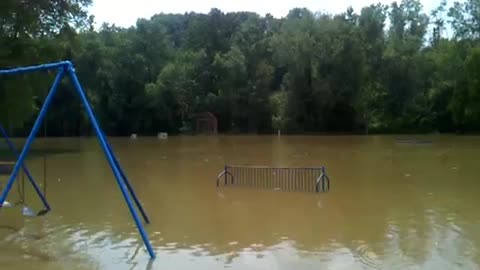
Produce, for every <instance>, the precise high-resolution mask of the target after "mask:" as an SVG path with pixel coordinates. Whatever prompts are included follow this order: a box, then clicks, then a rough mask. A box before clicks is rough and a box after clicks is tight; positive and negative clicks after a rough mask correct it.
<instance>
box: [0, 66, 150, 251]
mask: <svg viewBox="0 0 480 270" xmlns="http://www.w3.org/2000/svg"><path fill="white" fill-rule="evenodd" d="M48 70H57V75H56V77H55V80H54V82H53V85H52V86H51V88H50V91H49V93H48V95H47V97H46V98H45V101H44V103H43V106H42V108H41V109H40V113H39V114H38V117H37V119H36V120H35V123H34V125H33V128H32V130H31V131H30V134H29V135H28V138H27V140H26V142H25V145H24V146H23V149H22V151H21V152H20V155H17V154H16V152H17V151H16V149H15V147H14V146H13V144H12V143H11V141H10V140H9V139H8V136H7V134H6V132H5V130H4V129H3V128H1V129H0V132H1V133H2V135H3V136H4V137H5V139H6V142H7V145H8V147H9V148H10V150H11V151H12V152H13V153H14V154H15V155H16V156H17V158H18V159H17V161H16V162H15V165H14V167H13V170H12V172H11V174H10V177H9V179H8V182H7V184H6V186H5V188H4V189H3V191H2V192H1V193H0V208H1V207H2V205H3V203H4V202H5V200H6V198H7V196H8V193H9V192H10V190H11V189H12V186H13V184H14V182H15V180H16V178H17V175H18V173H19V171H20V169H23V170H24V172H25V174H26V175H27V178H28V180H29V182H30V183H31V184H32V186H33V187H34V189H35V192H36V193H37V194H38V196H39V197H40V199H41V201H42V203H43V204H44V207H45V210H46V211H49V210H50V205H49V204H48V202H47V199H46V198H45V196H44V194H43V193H42V191H41V190H40V188H39V186H38V184H37V183H36V182H35V180H34V179H33V177H32V176H31V174H30V172H29V171H28V169H27V167H26V166H25V165H24V161H25V158H26V156H27V154H28V151H29V150H30V147H31V145H32V143H33V140H34V139H35V136H36V135H37V132H38V130H39V129H40V126H41V123H42V121H43V119H44V118H45V114H46V113H47V111H48V108H49V107H50V104H51V102H52V100H53V97H54V95H55V93H56V92H57V89H58V85H59V84H60V82H61V81H62V79H63V78H64V76H65V75H68V76H69V77H70V79H71V81H72V83H73V86H74V88H75V90H76V92H77V93H78V95H79V96H80V99H81V102H82V104H83V105H84V107H85V110H86V112H87V115H88V119H89V120H90V122H91V123H92V125H93V129H94V131H95V134H96V136H97V138H98V140H99V142H100V146H101V148H102V150H103V152H104V154H105V156H106V158H107V160H108V163H109V165H110V167H111V169H112V171H113V174H114V176H115V180H116V182H117V184H118V186H119V187H120V190H121V192H122V195H123V197H124V199H125V201H126V203H127V206H128V209H129V211H130V213H131V215H132V217H133V219H134V221H135V224H136V226H137V228H138V231H139V233H140V235H141V237H142V240H143V242H144V243H145V247H146V249H147V251H148V253H149V255H150V257H151V258H152V259H154V258H155V252H154V250H153V248H152V246H151V243H150V240H149V238H148V235H147V232H146V231H145V228H144V227H143V224H142V221H141V220H140V217H139V215H138V213H137V211H136V209H135V206H134V203H135V205H136V206H137V208H138V211H140V214H141V215H142V217H143V220H144V221H145V223H147V224H148V223H150V220H149V218H148V216H147V214H146V212H145V211H144V209H143V207H142V204H141V203H140V201H139V200H138V198H137V196H136V195H135V191H134V190H133V187H132V185H131V184H130V182H129V181H128V178H127V177H126V175H125V173H124V172H123V170H122V168H121V166H120V164H119V162H118V160H117V158H116V157H115V154H114V153H113V151H112V148H111V147H110V145H109V143H108V141H107V138H106V136H105V134H104V133H103V131H102V129H101V128H100V126H99V124H98V122H97V119H96V118H95V115H94V113H93V110H92V108H91V106H90V103H89V102H88V99H87V97H86V95H85V91H84V90H83V88H82V86H81V85H80V82H79V80H78V77H77V75H76V73H75V68H74V66H73V64H72V63H71V62H70V61H62V62H57V63H48V64H42V65H36V66H28V67H19V68H12V69H3V70H0V76H1V75H15V74H24V73H30V72H36V71H48ZM132 198H133V201H132Z"/></svg>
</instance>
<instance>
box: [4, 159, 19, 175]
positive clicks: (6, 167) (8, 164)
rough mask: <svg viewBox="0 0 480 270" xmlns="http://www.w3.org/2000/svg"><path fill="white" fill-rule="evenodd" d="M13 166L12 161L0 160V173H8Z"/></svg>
mask: <svg viewBox="0 0 480 270" xmlns="http://www.w3.org/2000/svg"><path fill="white" fill-rule="evenodd" d="M14 166H15V162H13V161H0V175H10V174H11V173H12V171H13V167H14Z"/></svg>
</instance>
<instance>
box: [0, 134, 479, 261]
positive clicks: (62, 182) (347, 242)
mask: <svg viewBox="0 0 480 270" xmlns="http://www.w3.org/2000/svg"><path fill="white" fill-rule="evenodd" d="M411 137H412V136H408V138H411ZM396 138H397V137H395V136H369V137H366V136H283V137H276V136H219V137H202V136H199V137H169V138H168V139H167V140H158V139H156V138H139V139H137V140H135V141H133V140H130V139H127V138H110V142H111V144H112V147H113V148H114V151H115V152H116V153H117V156H118V158H119V159H120V163H121V164H122V166H123V168H124V170H125V172H126V174H127V175H128V177H129V178H130V180H131V182H132V184H133V186H134V188H135V190H136V192H137V194H138V196H139V197H140V199H141V201H142V202H143V204H144V207H145V209H146V210H147V212H148V214H149V216H150V218H151V220H152V223H151V224H150V225H148V226H146V228H147V231H148V234H149V236H150V238H151V241H152V244H153V246H154V249H155V251H156V252H157V256H158V258H157V259H156V260H155V261H153V262H151V261H149V257H148V253H147V252H146V250H145V248H144V246H143V243H142V241H141V239H140V237H139V235H138V232H137V230H136V227H135V226H134V223H133V220H132V218H131V216H130V214H129V212H128V209H127V207H126V204H125V202H124V200H123V199H122V197H121V193H120V190H119V188H118V186H117V185H116V182H115V179H114V178H113V175H112V173H111V170H110V169H109V167H108V163H107V162H106V159H105V158H104V156H103V152H102V151H101V149H100V148H99V146H98V143H97V141H96V139H94V138H89V139H72V138H69V139H53V138H50V139H47V140H45V141H41V140H39V141H37V142H36V144H35V146H36V147H37V148H41V147H47V148H52V149H57V150H58V149H64V150H68V151H50V153H49V154H48V159H47V165H48V166H47V176H48V183H47V184H48V194H47V196H48V200H49V202H50V204H51V205H52V208H53V209H52V212H50V213H49V214H48V215H46V216H44V217H39V218H24V217H22V216H21V215H20V209H2V210H1V211H0V265H1V268H2V269H4V268H5V269H10V270H16V269H32V268H35V269H39V270H44V269H49V270H50V269H69V270H70V269H209V270H210V269H225V268H227V269H299V270H302V269H435V270H436V269H480V268H479V266H480V211H478V206H479V205H480V196H479V195H480V194H479V192H480V182H479V181H478V178H479V174H478V168H479V167H478V164H479V161H480V160H479V159H480V137H467V136H466V137H458V136H430V137H425V136H423V137H420V136H417V137H415V138H418V139H419V140H420V141H419V142H420V143H415V142H412V141H405V140H401V141H396V140H395V139H396ZM402 138H405V136H403V137H402ZM430 141H431V143H430ZM225 163H231V164H242V165H268V166H296V167H297V166H321V165H325V166H326V168H327V173H328V174H329V176H330V178H331V181H332V183H331V190H330V192H329V193H327V194H314V193H307V192H287V191H274V190H264V189H262V190H255V189H249V188H234V187H224V188H217V187H216V186H215V178H216V175H217V174H218V173H219V172H220V171H221V170H222V169H223V166H224V164H225ZM42 165H43V160H42V158H41V156H38V155H35V156H32V158H30V159H29V160H28V166H29V168H30V169H31V171H32V172H33V174H34V176H35V177H36V179H37V181H39V182H41V180H42V176H43V168H42ZM1 179H2V181H3V180H5V177H3V176H2V177H1ZM16 196H18V192H17V189H16V187H15V188H14V189H13V190H12V192H11V196H10V197H9V199H10V200H12V201H14V200H15V197H16ZM26 199H27V203H28V204H29V205H31V206H32V207H34V208H35V209H36V210H39V209H40V204H39V202H38V199H37V198H35V196H34V195H33V193H32V190H31V188H29V189H28V190H27V196H26Z"/></svg>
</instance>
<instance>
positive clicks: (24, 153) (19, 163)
mask: <svg viewBox="0 0 480 270" xmlns="http://www.w3.org/2000/svg"><path fill="white" fill-rule="evenodd" d="M64 74H65V68H64V67H62V68H60V69H59V71H58V73H57V77H55V81H54V82H53V85H52V87H51V88H50V92H49V93H48V95H47V98H45V102H44V103H43V106H42V109H40V113H39V114H38V117H37V120H35V124H34V125H33V128H32V130H31V131H30V135H28V138H27V141H26V142H25V145H24V146H23V149H22V152H21V153H20V156H19V157H18V160H17V162H16V163H15V166H14V167H13V171H12V174H11V175H10V178H9V179H8V182H7V186H6V187H5V189H4V190H3V192H2V194H1V195H0V207H1V206H2V205H3V203H4V202H5V199H6V198H7V196H8V193H9V192H10V189H12V186H13V183H14V182H15V179H16V178H17V175H18V171H19V170H20V166H22V165H23V161H24V160H25V158H26V157H27V154H28V151H29V150H30V146H31V145H32V143H33V140H34V139H35V136H36V134H37V131H38V129H39V128H40V126H41V124H42V120H43V118H44V117H45V114H46V113H47V110H48V107H49V106H50V103H51V102H52V100H53V96H54V95H55V92H56V90H57V89H58V87H57V86H58V84H59V83H60V81H61V80H62V78H63V75H64Z"/></svg>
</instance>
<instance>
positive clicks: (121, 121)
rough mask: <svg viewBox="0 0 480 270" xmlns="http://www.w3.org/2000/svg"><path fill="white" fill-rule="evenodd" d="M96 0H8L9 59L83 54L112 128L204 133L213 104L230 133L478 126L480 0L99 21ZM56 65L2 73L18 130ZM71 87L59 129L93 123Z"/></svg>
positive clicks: (91, 91)
mask: <svg viewBox="0 0 480 270" xmlns="http://www.w3.org/2000/svg"><path fill="white" fill-rule="evenodd" d="M91 4H92V0H25V1H17V0H2V3H1V4H0V7H1V8H0V22H1V26H0V67H1V68H7V67H15V66H19V65H31V64H37V63H44V62H55V61H59V60H64V59H68V60H71V61H72V62H73V63H74V64H75V66H76V70H77V73H78V75H79V78H80V81H81V83H82V84H83V86H84V88H85V90H86V91H87V94H88V97H89V99H90V101H91V102H92V105H93V107H94V110H95V113H96V115H97V117H98V118H99V120H100V122H101V124H102V126H103V128H104V130H105V132H106V133H108V134H110V135H128V134H130V133H138V134H146V135H152V134H156V133H157V132H161V131H163V132H170V133H190V132H195V116H196V114H197V113H199V112H205V111H208V112H211V113H213V114H214V115H215V116H216V117H217V118H218V128H219V132H223V133H271V132H275V131H276V130H277V129H281V130H283V131H285V132H289V133H315V132H319V133H322V132H332V133H339V132H340V133H350V132H355V133H374V132H375V133H387V132H476V131H479V130H480V0H467V1H465V2H461V3H458V2H455V3H446V2H442V3H441V5H440V6H439V7H438V8H436V9H435V10H432V11H425V10H423V8H422V5H421V3H420V2H419V1H418V0H403V1H401V2H393V3H392V4H391V5H388V6H386V5H382V4H375V5H371V6H367V7H364V8H362V9H361V10H353V9H352V8H349V9H347V10H346V11H345V12H344V13H342V14H336V15H332V14H323V13H315V12H313V11H310V10H307V9H303V8H296V9H292V10H291V11H290V12H289V13H288V14H286V16H285V17H284V18H274V17H272V16H270V15H266V16H264V17H263V16H260V15H258V14H255V13H251V12H233V13H224V12H222V11H221V10H218V9H212V10H211V11H210V12H209V13H208V14H201V13H185V14H157V15H155V16H153V17H151V18H150V19H139V20H138V21H137V23H136V25H135V26H132V27H130V28H121V27H116V26H115V25H108V24H103V25H102V26H101V27H100V28H99V29H96V28H95V27H94V17H93V16H91V15H89V13H88V7H89V6H90V5H91ZM112 8H114V7H112ZM53 76H54V74H46V73H44V74H35V75H25V76H17V77H2V78H1V80H0V122H1V123H3V125H4V126H6V127H8V129H9V130H10V132H15V134H17V135H19V134H24V133H25V132H26V131H28V130H29V129H30V128H31V126H32V122H33V120H34V117H35V116H36V113H38V110H39V107H40V106H41V104H42V102H43V98H44V97H45V95H46V93H47V91H48V89H49V86H50V84H51V83H52V81H53ZM70 87H71V86H70V82H69V81H68V80H67V79H65V80H64V81H63V83H62V86H61V89H60V91H59V93H58V95H57V96H56V98H55V102H54V103H55V104H53V106H52V108H51V110H50V111H49V113H48V123H47V126H48V132H49V134H50V135H55V136H71V135H86V134H87V133H89V132H90V127H89V123H88V121H87V119H86V116H85V114H84V112H83V109H82V107H81V105H80V103H79V99H78V97H77V96H76V93H75V92H74V91H69V89H68V88H70Z"/></svg>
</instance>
